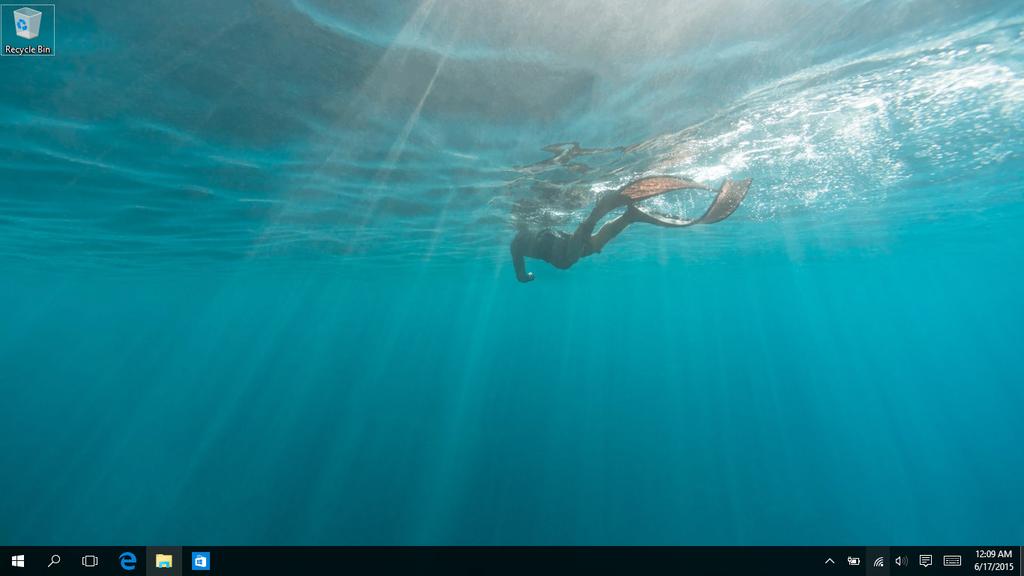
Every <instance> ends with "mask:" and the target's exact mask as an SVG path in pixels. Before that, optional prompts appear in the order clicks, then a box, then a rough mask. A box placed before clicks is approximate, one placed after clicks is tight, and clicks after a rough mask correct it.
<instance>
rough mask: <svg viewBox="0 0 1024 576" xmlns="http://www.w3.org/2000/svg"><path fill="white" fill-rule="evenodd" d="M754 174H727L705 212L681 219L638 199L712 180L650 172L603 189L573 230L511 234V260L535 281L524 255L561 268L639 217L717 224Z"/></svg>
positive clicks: (523, 278)
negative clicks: (743, 176)
mask: <svg viewBox="0 0 1024 576" xmlns="http://www.w3.org/2000/svg"><path fill="white" fill-rule="evenodd" d="M749 188H750V179H749V178H747V179H745V180H728V179H727V180H726V181H725V182H724V183H723V184H722V187H721V188H719V189H718V192H717V194H716V196H715V199H714V201H713V202H712V203H711V206H710V207H709V208H708V210H707V212H705V213H704V215H703V216H701V217H699V218H694V219H689V220H685V219H679V218H673V217H671V216H665V215H662V214H654V213H651V212H647V211H644V210H643V209H641V208H639V207H637V206H636V202H639V201H641V200H645V199H647V198H653V197H655V196H660V195H661V194H665V193H667V192H672V191H674V190H684V189H699V190H711V188H710V187H709V186H706V185H704V184H700V183H698V182H694V181H693V180H687V179H684V178H674V177H670V176H651V177H647V178H641V179H639V180H634V181H633V182H630V183H629V184H627V185H625V186H624V187H622V188H620V189H618V190H610V191H608V192H606V193H604V194H602V195H601V197H600V198H599V199H598V201H597V204H596V205H595V206H594V209H593V211H591V212H590V216H587V219H586V220H584V221H583V222H582V223H580V225H579V226H578V227H577V228H576V231H575V232H573V233H572V234H569V233H568V232H563V231H561V230H552V229H550V228H545V229H543V230H540V231H531V230H522V231H520V232H519V234H517V235H516V237H515V239H514V240H512V264H513V265H514V266H515V269H516V278H517V279H518V280H519V281H520V282H531V281H533V278H534V277H533V273H532V272H527V271H526V263H525V258H537V259H539V260H544V261H545V262H547V263H549V264H551V265H552V266H554V267H555V268H561V269H562V270H564V269H566V268H568V267H570V266H572V265H573V264H575V263H576V261H578V260H579V259H580V258H583V257H584V256H590V255H591V254H596V253H598V252H600V251H601V249H602V248H604V245H605V244H607V243H608V242H609V241H610V240H611V239H612V238H615V237H616V236H618V234H619V232H622V231H623V230H625V229H626V226H629V225H630V224H632V223H634V222H646V223H648V224H654V225H655V226H665V227H669V228H683V227H686V226H693V225H694V224H712V223H714V222H718V221H720V220H724V219H726V218H728V217H729V215H730V214H732V213H733V212H734V211H735V210H736V208H737V207H738V206H739V205H740V202H742V201H743V198H744V197H745V196H746V195H747V190H748V189H749ZM623 206H625V207H626V212H625V213H623V214H622V215H621V216H619V217H617V218H614V219H612V220H611V221H609V222H608V223H607V224H605V225H604V226H602V227H601V229H600V230H598V231H597V234H594V227H595V226H597V223H598V222H600V221H601V219H602V218H604V217H605V215H607V214H608V213H609V212H611V211H613V210H615V209H617V208H621V207H623Z"/></svg>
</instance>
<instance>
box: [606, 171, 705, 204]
mask: <svg viewBox="0 0 1024 576" xmlns="http://www.w3.org/2000/svg"><path fill="white" fill-rule="evenodd" d="M694 188H696V189H700V190H710V187H708V186H707V185H705V184H701V183H699V182H694V181H693V180H688V179H686V178H675V177H672V176H648V177H646V178H641V179H639V180H634V181H633V182H630V183H629V184H627V185H626V186H624V187H623V188H620V189H619V190H615V191H611V192H608V193H606V194H605V195H604V196H603V197H602V198H601V200H599V201H598V204H599V207H600V208H603V209H604V211H605V212H610V211H612V210H614V209H616V208H621V207H623V206H625V205H627V204H632V203H633V202H639V201H640V200H646V199H647V198H653V197H655V196H660V195H662V194H665V193H666V192H672V191H674V190H686V189H694Z"/></svg>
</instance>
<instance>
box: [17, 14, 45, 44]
mask: <svg viewBox="0 0 1024 576" xmlns="http://www.w3.org/2000/svg"><path fill="white" fill-rule="evenodd" d="M42 20H43V13H42V12H40V11H39V10H33V9H31V8H18V9H17V10H15V11H14V27H15V28H16V29H17V32H18V36H20V37H22V38H25V39H28V40H31V39H33V38H35V37H36V36H39V23H40V22H41V21H42Z"/></svg>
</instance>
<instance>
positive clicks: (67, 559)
mask: <svg viewBox="0 0 1024 576" xmlns="http://www.w3.org/2000/svg"><path fill="white" fill-rule="evenodd" d="M3 550H4V552H3V563H2V564H0V574H18V575H24V576H28V575H30V574H47V575H50V576H59V575H63V574H88V575H91V576H102V575H107V574H117V575H126V574H140V575H141V574H145V575H146V576H183V575H186V574H191V575H195V576H200V575H203V574H209V575H214V574H216V575H236V574H237V575H242V574H245V575H254V574H256V575H259V574H274V575H287V574H357V575H363V574H367V575H370V574H374V575H376V574H403V575H410V574H439V575H440V574H444V575H446V576H453V575H474V576H479V575H488V574H495V575H502V576H504V575H512V574H515V575H517V576H523V575H528V576H529V575H533V574H585V575H587V576H596V575H612V574H614V575H616V576H622V575H632V574H653V575H661V574H665V575H669V574H671V575H688V574H694V575H732V574H737V575H740V574H742V575H751V574H787V575H792V576H802V575H814V576H822V575H824V576H828V575H832V574H835V575H837V576H838V575H849V576H852V575H855V574H856V575H861V574H863V575H872V576H874V575H877V576H888V575H890V574H891V575H900V574H908V575H910V574H915V575H916V574H930V575H934V576H956V575H958V574H999V575H1007V576H1009V575H1017V576H1024V571H1022V568H1021V563H1020V556H1021V553H1022V552H1024V550H1022V548H1021V547H1019V546H975V547H866V548H864V547H615V546H612V547H560V546H554V547H458V546H456V547H432V546H424V547H390V546H383V547H374V546H368V547H239V546H227V547H216V546H205V547H204V546H200V547H138V546H136V547H131V546H129V547H121V548H118V547H92V548H89V547H38V546H33V547H22V548H18V547H4V548H3ZM8 557H9V560H10V561H9V562H8Z"/></svg>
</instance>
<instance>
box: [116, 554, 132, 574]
mask: <svg viewBox="0 0 1024 576" xmlns="http://www.w3.org/2000/svg"><path fill="white" fill-rule="evenodd" d="M117 559H118V560H119V561H120V562H121V570H124V571H125V572H131V571H132V570H135V562H136V561H137V560H136V558H135V554H132V553H131V552H122V553H121V555H120V556H118V557H117Z"/></svg>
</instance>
